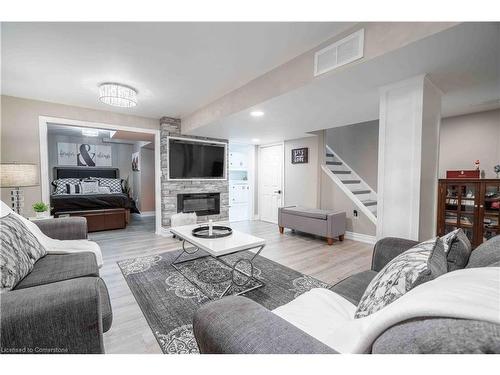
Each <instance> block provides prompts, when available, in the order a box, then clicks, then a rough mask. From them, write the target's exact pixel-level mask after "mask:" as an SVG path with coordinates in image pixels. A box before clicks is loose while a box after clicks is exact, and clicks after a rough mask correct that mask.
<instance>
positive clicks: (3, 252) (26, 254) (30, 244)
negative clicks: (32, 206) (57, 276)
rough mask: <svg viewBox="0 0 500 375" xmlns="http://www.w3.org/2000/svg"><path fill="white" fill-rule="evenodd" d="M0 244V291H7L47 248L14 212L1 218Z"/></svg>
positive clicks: (45, 252)
mask: <svg viewBox="0 0 500 375" xmlns="http://www.w3.org/2000/svg"><path fill="white" fill-rule="evenodd" d="M0 244H1V247H0V292H5V291H8V290H12V288H14V287H15V286H16V285H17V283H18V282H19V281H21V280H22V279H23V278H24V277H25V276H26V275H27V274H29V273H30V272H31V270H32V269H33V265H34V264H35V262H36V261H37V260H38V259H40V258H42V257H43V256H45V255H46V254H47V250H46V249H45V248H44V247H43V246H42V245H41V244H40V242H38V240H37V239H36V237H35V236H34V235H33V234H32V233H31V232H30V231H29V229H28V228H27V227H26V225H24V223H23V222H22V221H21V220H19V219H18V218H16V217H15V215H14V214H13V213H10V214H9V215H7V216H4V217H2V218H0Z"/></svg>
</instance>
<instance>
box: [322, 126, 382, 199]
mask: <svg viewBox="0 0 500 375" xmlns="http://www.w3.org/2000/svg"><path fill="white" fill-rule="evenodd" d="M326 144H327V145H328V146H330V147H331V148H332V149H333V151H335V152H336V153H337V154H338V155H339V156H340V158H341V159H342V160H344V161H345V162H346V163H347V164H348V165H349V166H350V167H351V168H352V169H353V170H354V171H355V172H356V173H357V174H358V175H359V176H360V177H361V178H362V179H363V180H365V182H366V183H367V184H368V185H369V186H370V187H371V188H372V189H373V190H374V191H377V175H378V120H374V121H367V122H362V123H359V124H354V125H347V126H341V127H338V128H332V129H328V130H326Z"/></svg>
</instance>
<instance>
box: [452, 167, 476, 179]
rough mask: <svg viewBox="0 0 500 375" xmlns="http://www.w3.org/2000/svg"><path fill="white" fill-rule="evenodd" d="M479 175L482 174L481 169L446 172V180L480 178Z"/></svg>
mask: <svg viewBox="0 0 500 375" xmlns="http://www.w3.org/2000/svg"><path fill="white" fill-rule="evenodd" d="M479 173H480V171H479V169H477V170H461V171H446V178H479Z"/></svg>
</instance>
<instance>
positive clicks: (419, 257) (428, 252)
mask: <svg viewBox="0 0 500 375" xmlns="http://www.w3.org/2000/svg"><path fill="white" fill-rule="evenodd" d="M446 271H447V265H446V255H445V253H444V246H443V241H441V239H440V238H439V237H437V238H435V239H432V240H428V241H425V242H421V243H419V244H417V245H415V246H414V247H412V248H411V249H409V250H406V251H405V252H404V253H402V254H400V255H399V256H397V257H396V258H394V259H393V260H391V261H390V262H389V263H387V264H386V266H385V267H384V268H383V269H382V270H381V271H380V272H379V273H378V274H377V275H376V276H375V278H374V279H373V280H372V281H371V282H370V284H369V285H368V287H367V288H366V290H365V293H364V294H363V297H361V300H360V302H359V304H358V308H357V310H356V312H355V314H354V317H355V318H362V317H365V316H368V315H370V314H373V313H374V312H377V311H378V310H380V309H382V308H384V307H385V306H387V305H388V304H390V303H392V302H394V301H395V300H397V299H398V298H399V297H401V296H402V295H404V294H405V293H406V292H408V291H410V290H411V289H413V288H414V287H416V286H417V285H420V284H423V283H425V282H427V281H430V280H432V279H435V278H436V277H438V276H440V275H442V274H444V273H446Z"/></svg>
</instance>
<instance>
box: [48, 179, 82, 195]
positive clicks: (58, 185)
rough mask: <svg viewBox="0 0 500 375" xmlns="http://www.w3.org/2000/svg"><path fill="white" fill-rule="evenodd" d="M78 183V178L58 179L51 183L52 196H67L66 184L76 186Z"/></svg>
mask: <svg viewBox="0 0 500 375" xmlns="http://www.w3.org/2000/svg"><path fill="white" fill-rule="evenodd" d="M79 183H80V179H79V178H60V179H58V180H54V181H52V185H53V186H54V194H67V193H66V191H67V190H66V184H70V185H76V184H79Z"/></svg>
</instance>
